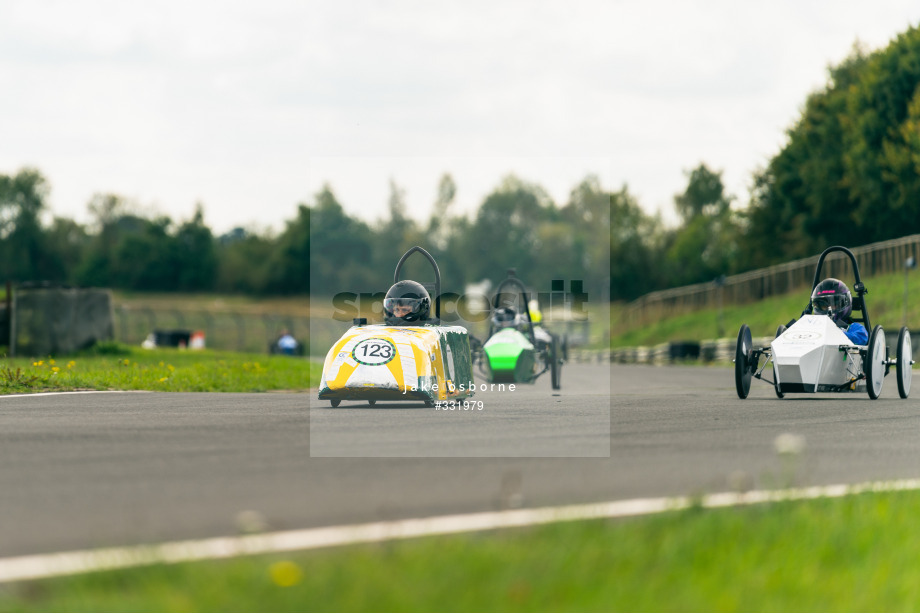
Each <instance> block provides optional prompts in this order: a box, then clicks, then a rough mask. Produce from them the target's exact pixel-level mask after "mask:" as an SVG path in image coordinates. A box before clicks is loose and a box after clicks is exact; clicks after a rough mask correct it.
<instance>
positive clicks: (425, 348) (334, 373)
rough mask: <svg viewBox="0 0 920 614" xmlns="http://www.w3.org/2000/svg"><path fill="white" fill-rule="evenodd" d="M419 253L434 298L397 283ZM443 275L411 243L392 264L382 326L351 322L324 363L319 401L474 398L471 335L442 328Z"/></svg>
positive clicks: (410, 284) (418, 286)
mask: <svg viewBox="0 0 920 614" xmlns="http://www.w3.org/2000/svg"><path fill="white" fill-rule="evenodd" d="M415 252H418V253H420V254H422V255H423V256H425V258H427V259H428V262H429V263H430V264H431V266H432V269H433V270H434V275H435V283H434V292H435V301H434V316H433V317H432V315H431V310H432V304H431V303H432V301H431V297H430V296H429V294H428V291H427V290H426V288H425V287H424V286H423V285H422V284H420V283H417V282H415V281H411V280H403V281H400V279H399V274H400V271H401V269H402V266H403V264H404V263H405V261H406V259H407V258H408V257H409V256H410V255H412V254H413V253H415ZM440 295H441V273H440V271H439V269H438V265H437V263H436V262H435V260H434V258H433V257H432V256H431V254H429V253H428V252H427V251H425V250H424V249H422V248H421V247H418V246H415V247H413V248H411V249H410V250H409V251H407V252H406V253H405V254H403V257H402V258H400V260H399V262H398V263H397V265H396V272H395V273H394V275H393V286H392V287H391V288H390V290H389V291H388V292H387V295H386V298H385V299H384V314H385V319H384V322H385V323H384V324H375V325H367V324H366V322H365V321H364V320H363V319H362V320H355V325H354V326H352V327H351V328H349V329H348V330H347V331H346V332H345V334H344V335H343V336H342V338H341V339H339V340H338V341H337V342H336V343H335V344H333V346H332V348H331V349H330V350H329V353H328V354H326V360H325V363H324V364H323V375H322V378H321V380H320V384H319V398H320V400H328V401H330V402H331V403H332V406H333V407H338V406H339V404H340V403H341V402H342V401H343V400H352V401H367V402H368V403H369V404H370V405H374V404H375V403H376V402H377V401H406V400H420V401H423V402H424V403H425V405H426V406H429V407H431V406H434V405H435V404H436V403H438V402H445V401H455V400H459V399H464V398H466V397H469V396H472V395H473V393H474V391H475V384H474V383H473V367H472V359H471V355H470V338H469V333H468V331H467V330H466V329H465V328H463V327H462V326H441V324H440V317H441V313H440V311H441V308H440Z"/></svg>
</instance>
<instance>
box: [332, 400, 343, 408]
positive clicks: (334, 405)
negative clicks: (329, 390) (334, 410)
mask: <svg viewBox="0 0 920 614" xmlns="http://www.w3.org/2000/svg"><path fill="white" fill-rule="evenodd" d="M329 402H330V403H332V406H333V407H338V406H339V403H341V402H342V399H331V400H330V401H329Z"/></svg>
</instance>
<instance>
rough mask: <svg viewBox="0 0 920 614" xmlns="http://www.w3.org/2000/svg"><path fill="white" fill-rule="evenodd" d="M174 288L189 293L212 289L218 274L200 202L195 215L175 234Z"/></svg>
mask: <svg viewBox="0 0 920 614" xmlns="http://www.w3.org/2000/svg"><path fill="white" fill-rule="evenodd" d="M172 242H173V243H174V244H175V259H176V263H175V266H176V267H177V269H178V270H177V275H176V278H175V280H176V289H178V290H183V291H192V292H204V291H208V290H213V289H214V285H215V275H216V273H217V253H216V249H215V242H214V235H213V234H211V229H210V228H208V227H207V226H206V225H205V224H204V210H203V206H202V205H201V204H200V203H199V204H198V205H197V206H196V207H195V215H194V216H193V217H192V219H191V220H189V221H188V222H185V223H184V224H182V225H181V226H179V229H178V230H177V231H176V235H175V239H174V240H173V241H172Z"/></svg>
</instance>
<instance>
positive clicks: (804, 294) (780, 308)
mask: <svg viewBox="0 0 920 614" xmlns="http://www.w3.org/2000/svg"><path fill="white" fill-rule="evenodd" d="M844 281H845V282H846V283H847V285H848V286H852V281H851V280H849V279H846V280H844ZM863 283H865V284H866V287H867V288H869V294H867V295H866V297H865V298H866V305H867V306H868V309H869V316H870V319H871V321H872V324H873V325H875V324H881V325H882V326H883V327H884V328H885V330H886V331H889V332H891V331H897V330H898V329H899V328H900V327H901V326H902V322H903V320H904V274H903V273H896V274H892V275H882V276H878V277H872V278H864V279H863ZM851 290H852V288H851ZM810 294H811V289H810V288H805V287H803V288H800V289H799V290H797V291H794V292H790V293H787V294H783V295H778V296H771V297H767V298H765V299H764V300H762V301H758V302H752V303H747V304H743V305H733V304H726V305H724V306H723V308H722V311H721V327H720V312H719V310H718V309H716V308H713V309H702V310H700V311H694V312H692V313H688V314H684V315H680V316H675V317H671V318H667V319H662V320H659V321H656V322H649V323H646V324H642V325H634V326H630V325H629V324H628V323H627V322H626V320H625V316H624V314H625V311H626V306H625V305H623V304H614V305H613V306H612V308H611V321H612V322H613V324H614V325H613V328H612V330H613V335H612V336H611V347H614V348H617V347H635V346H641V345H655V344H658V343H665V342H667V341H685V340H691V341H701V340H703V339H716V338H718V337H719V336H720V334H719V332H720V328H721V332H722V335H721V336H724V337H731V338H735V337H736V336H737V335H738V329H739V328H741V325H742V324H747V325H748V326H750V327H751V333H752V334H753V335H754V336H755V337H759V336H773V335H774V333H776V327H777V325H779V324H785V323H787V322H789V320H791V319H792V318H798V317H799V316H800V315H801V313H802V310H803V309H804V308H805V306H806V305H808V298H809V296H810ZM907 325H908V326H910V327H911V328H914V327H920V275H917V274H916V273H913V274H912V276H911V278H910V279H909V284H908V301H907Z"/></svg>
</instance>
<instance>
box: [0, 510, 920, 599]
mask: <svg viewBox="0 0 920 614" xmlns="http://www.w3.org/2000/svg"><path fill="white" fill-rule="evenodd" d="M918 507H920V493H918V492H898V493H878V494H861V495H854V496H850V497H846V498H842V499H819V500H811V501H801V502H782V503H773V504H763V505H756V506H750V507H737V508H728V509H718V510H704V509H701V508H691V509H688V510H684V511H679V512H672V513H667V514H662V515H658V516H650V517H643V518H633V519H626V520H617V521H590V522H572V523H560V524H555V525H546V526H540V527H534V528H527V529H517V530H507V531H499V532H493V533H481V534H471V535H459V536H449V537H438V538H425V539H417V540H411V541H401V542H389V543H382V544H374V545H365V546H354V547H347V548H340V549H335V550H326V551H322V550H321V551H312V552H305V553H293V554H292V553H288V554H284V555H276V556H267V557H252V558H243V559H235V560H230V561H220V562H202V563H188V564H182V565H174V566H166V565H161V566H154V567H146V568H138V569H133V570H124V571H118V572H103V573H94V574H87V575H83V576H74V577H66V578H56V579H49V580H41V581H32V582H22V583H16V584H11V585H5V586H0V610H2V611H75V612H76V611H164V612H165V611H355V612H361V611H474V612H475V611H752V612H758V611H799V612H809V611H917V610H918V609H920V583H918V582H917V578H918V577H920V559H918V557H917V556H916V543H918V541H920V529H918V527H917V523H916V510H917V509H918Z"/></svg>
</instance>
